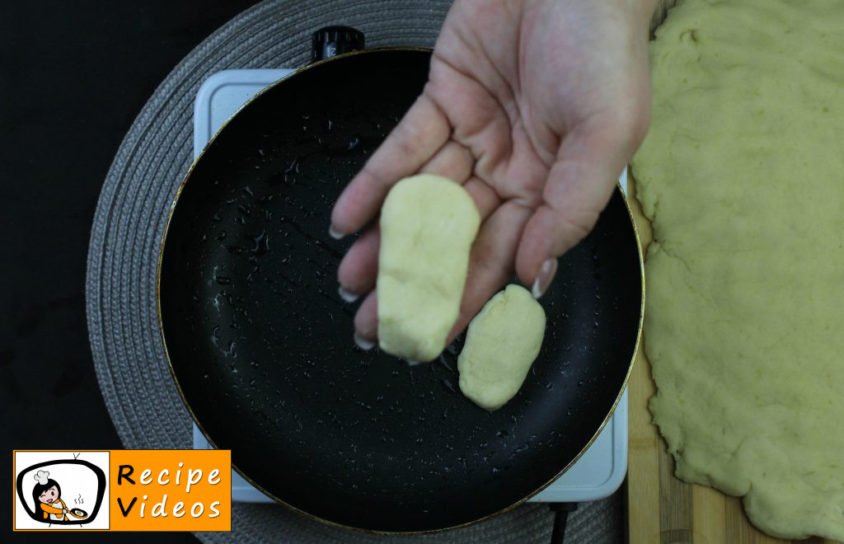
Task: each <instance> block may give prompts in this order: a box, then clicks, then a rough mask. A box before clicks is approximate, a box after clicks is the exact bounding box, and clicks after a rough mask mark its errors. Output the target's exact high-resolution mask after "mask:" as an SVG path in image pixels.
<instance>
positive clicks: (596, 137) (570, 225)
mask: <svg viewBox="0 0 844 544" xmlns="http://www.w3.org/2000/svg"><path fill="white" fill-rule="evenodd" d="M624 127H625V124H624V123H619V122H610V121H608V120H603V119H602V120H599V121H597V122H592V123H587V124H584V125H582V126H580V127H578V128H576V129H575V130H573V131H572V132H571V133H569V134H568V135H567V136H566V138H565V140H564V141H563V143H562V145H561V147H560V152H559V153H558V156H557V161H556V162H555V163H554V165H553V166H552V167H551V170H550V172H549V175H548V181H547V183H546V185H545V189H544V191H543V195H542V197H543V203H542V205H540V207H539V208H538V209H537V210H536V212H535V213H534V214H533V216H532V217H531V218H530V220H529V221H528V223H527V226H526V227H525V230H524V233H523V234H522V240H521V243H520V244H519V250H518V254H517V256H516V272H517V273H518V276H519V279H520V280H521V281H523V282H524V283H525V285H531V286H532V291H533V294H534V296H536V297H539V296H541V295H542V293H544V292H545V290H546V289H547V288H548V285H549V284H550V283H551V280H552V279H553V276H554V273H555V272H556V258H557V257H559V256H560V255H562V254H563V253H565V252H566V251H568V250H569V249H571V248H572V247H573V246H575V245H576V244H577V243H578V242H580V240H582V239H583V238H584V237H585V236H586V235H587V234H588V233H589V231H591V230H592V227H593V226H594V225H595V222H596V221H597V219H598V216H599V215H600V213H601V210H603V208H604V206H605V205H606V203H607V201H608V200H609V198H610V195H611V194H612V191H613V190H614V188H615V186H616V182H617V180H618V176H619V174H621V171H622V170H623V169H624V166H625V165H626V164H627V162H628V161H629V160H630V157H631V156H632V155H633V153H634V151H635V149H636V147H638V145H639V142H640V141H641V137H640V136H638V133H637V132H636V131H635V130H633V129H632V128H631V129H630V130H625V129H624Z"/></svg>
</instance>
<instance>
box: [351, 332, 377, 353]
mask: <svg viewBox="0 0 844 544" xmlns="http://www.w3.org/2000/svg"><path fill="white" fill-rule="evenodd" d="M355 344H356V345H357V347H359V348H360V349H362V350H363V351H369V350H371V349H372V348H374V347H375V342H373V341H372V340H367V339H366V338H364V337H363V336H360V335H359V334H358V333H355Z"/></svg>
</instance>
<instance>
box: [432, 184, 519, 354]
mask: <svg viewBox="0 0 844 544" xmlns="http://www.w3.org/2000/svg"><path fill="white" fill-rule="evenodd" d="M530 213H531V210H530V209H529V208H525V207H523V206H521V205H519V204H516V203H515V202H512V201H511V202H507V203H505V204H504V205H502V206H501V207H499V208H498V209H496V210H495V211H494V212H493V213H492V214H491V215H490V216H489V218H488V219H487V220H486V222H485V223H484V224H483V226H482V227H481V230H480V232H479V233H478V237H477V238H476V239H475V243H474V245H473V246H472V254H471V257H470V260H469V272H468V274H467V278H466V288H465V289H464V291H463V300H462V302H461V303H460V315H459V317H458V318H457V322H456V323H455V324H454V327H453V328H452V330H451V334H450V335H449V337H448V341H447V342H446V344H450V343H451V342H452V340H454V338H456V337H457V335H459V334H460V333H461V332H463V330H464V329H465V328H466V327H467V326H468V325H469V322H470V321H471V320H472V319H473V318H474V317H475V316H476V315H477V314H478V312H479V311H480V310H481V308H483V306H484V304H486V302H487V301H488V300H489V299H490V298H491V297H492V295H494V294H495V293H496V292H497V291H499V290H500V289H501V287H503V286H504V284H505V283H507V282H508V281H509V280H510V278H511V277H512V276H513V266H514V259H515V255H516V248H517V247H518V244H519V240H520V239H521V234H522V229H523V228H524V226H525V223H527V221H528V219H529V218H530Z"/></svg>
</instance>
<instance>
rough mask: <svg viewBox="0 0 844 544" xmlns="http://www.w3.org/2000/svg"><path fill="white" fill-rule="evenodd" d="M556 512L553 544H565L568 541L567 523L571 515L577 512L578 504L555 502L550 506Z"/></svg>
mask: <svg viewBox="0 0 844 544" xmlns="http://www.w3.org/2000/svg"><path fill="white" fill-rule="evenodd" d="M550 508H551V511H552V512H554V531H553V532H552V533H551V544H563V542H564V541H565V539H566V523H568V519H569V513H571V512H574V511H575V510H577V503H576V502H555V503H551V504H550Z"/></svg>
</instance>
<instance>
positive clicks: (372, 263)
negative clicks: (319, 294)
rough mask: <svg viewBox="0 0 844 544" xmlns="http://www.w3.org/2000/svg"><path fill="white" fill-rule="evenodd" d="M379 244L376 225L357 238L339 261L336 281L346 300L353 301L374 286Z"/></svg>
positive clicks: (379, 238)
mask: <svg viewBox="0 0 844 544" xmlns="http://www.w3.org/2000/svg"><path fill="white" fill-rule="evenodd" d="M380 244H381V229H380V228H379V227H378V226H377V225H376V226H374V227H372V228H371V229H369V230H367V231H366V232H365V233H364V234H363V235H362V236H361V237H360V238H358V239H357V241H355V243H354V244H352V247H350V248H349V251H347V252H346V255H345V256H344V257H343V260H342V261H340V266H339V267H338V269H337V281H338V282H339V283H340V296H341V297H343V300H345V301H346V302H354V301H355V300H356V299H357V298H358V297H359V296H360V295H362V294H365V293H368V292H370V291H371V290H372V289H374V288H375V279H376V277H377V275H378V247H379V245H380Z"/></svg>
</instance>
